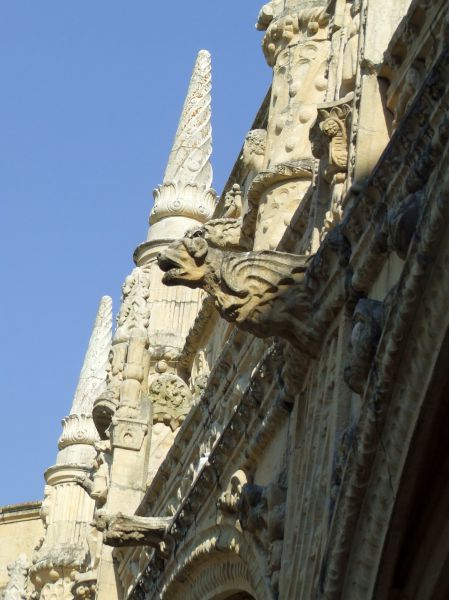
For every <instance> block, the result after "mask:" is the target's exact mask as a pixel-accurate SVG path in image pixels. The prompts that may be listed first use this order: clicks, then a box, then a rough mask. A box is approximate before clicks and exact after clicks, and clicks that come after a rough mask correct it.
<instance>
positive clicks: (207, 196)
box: [148, 50, 216, 240]
mask: <svg viewBox="0 0 449 600" xmlns="http://www.w3.org/2000/svg"><path fill="white" fill-rule="evenodd" d="M211 154H212V126H211V57H210V53H209V52H208V51H207V50H201V51H200V52H199V53H198V56H197V59H196V62H195V66H194V69H193V73H192V77H191V80H190V85H189V89H188V91H187V96H186V99H185V102H184V107H183V110H182V114H181V118H180V120H179V124H178V129H177V131H176V135H175V141H174V143H173V148H172V151H171V152H170V156H169V159H168V164H167V168H166V170H165V175H164V182H163V184H162V185H160V186H158V187H157V188H156V189H155V190H154V207H153V210H152V212H151V215H150V224H151V225H152V227H151V228H150V233H149V237H148V239H149V240H150V239H157V238H158V237H159V232H158V231H157V228H156V229H155V227H154V226H155V224H157V223H159V222H160V221H161V220H162V219H166V218H169V217H183V218H184V219H185V220H187V221H188V220H194V221H196V222H201V223H204V222H205V221H207V220H208V219H210V218H211V217H212V214H213V212H214V208H215V202H216V193H215V191H214V190H213V189H212V188H211V185H212V165H211V163H210V157H211ZM193 224H194V223H191V225H193ZM184 225H187V226H188V225H189V223H184ZM184 225H183V226H184ZM173 226H174V227H175V228H176V224H172V225H170V227H171V230H173ZM161 229H162V227H161ZM167 229H168V228H167V227H164V234H165V235H166V234H167V233H168V230H167ZM184 230H185V228H184ZM184 230H183V231H181V234H182V233H183V232H184ZM178 234H179V233H178V232H176V233H175V236H177V235H178Z"/></svg>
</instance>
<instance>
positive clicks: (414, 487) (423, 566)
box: [374, 333, 449, 600]
mask: <svg viewBox="0 0 449 600" xmlns="http://www.w3.org/2000/svg"><path fill="white" fill-rule="evenodd" d="M448 364H449V333H448V334H447V335H446V339H445V342H444V344H443V346H442V348H441V350H440V353H439V357H438V361H437V364H436V368H435V370H434V374H433V378H432V382H431V385H430V387H429V389H428V392H427V395H426V400H425V402H424V405H423V408H422V411H421V415H420V419H419V424H418V427H417V429H416V432H415V435H414V439H413V441H412V444H411V446H410V449H409V453H408V460H407V464H406V466H405V468H404V471H403V476H402V483H401V487H400V488H399V491H398V495H397V498H396V506H395V510H394V513H393V517H392V521H391V524H390V529H389V533H388V536H387V540H386V544H385V548H384V555H383V562H382V564H381V567H380V569H379V578H378V582H377V589H376V593H375V596H374V597H375V598H379V599H381V598H382V600H386V599H388V600H396V599H399V598H413V599H414V600H446V599H447V598H449V525H448V520H447V514H448V511H449V476H448V473H449V448H448V443H447V423H448V421H449V404H448V402H447V399H448V398H449V373H448V369H447V365H448Z"/></svg>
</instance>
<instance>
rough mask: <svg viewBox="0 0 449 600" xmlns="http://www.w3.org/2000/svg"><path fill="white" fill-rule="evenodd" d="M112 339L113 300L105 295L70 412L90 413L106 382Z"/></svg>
mask: <svg viewBox="0 0 449 600" xmlns="http://www.w3.org/2000/svg"><path fill="white" fill-rule="evenodd" d="M111 341H112V300H111V298H110V297H109V296H103V297H102V299H101V301H100V306H99V307H98V312H97V317H96V319H95V324H94V328H93V330H92V335H91V337H90V340H89V346H88V348H87V352H86V356H85V358H84V363H83V367H82V369H81V373H80V377H79V381H78V386H77V388H76V392H75V396H74V398H73V403H72V410H71V411H70V414H72V415H73V414H81V413H83V414H90V413H91V412H92V405H93V402H94V400H95V398H96V397H97V396H98V394H99V393H100V392H101V391H102V387H103V386H104V385H105V384H106V364H107V361H108V354H109V350H110V348H111Z"/></svg>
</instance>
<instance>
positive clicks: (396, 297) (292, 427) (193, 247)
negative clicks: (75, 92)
mask: <svg viewBox="0 0 449 600" xmlns="http://www.w3.org/2000/svg"><path fill="white" fill-rule="evenodd" d="M257 27H258V29H259V30H261V31H264V32H265V33H264V37H263V42H262V49H263V52H264V55H265V58H266V60H267V62H268V64H269V66H270V67H271V68H272V69H273V85H272V88H271V90H270V92H269V94H268V95H267V98H266V100H265V101H264V103H263V104H262V107H261V108H260V110H259V111H258V113H257V116H256V118H255V121H254V123H253V125H252V126H251V130H250V132H249V134H248V135H247V136H246V138H245V139H244V140H242V142H243V147H242V150H241V151H240V155H239V158H238V160H237V162H236V164H235V166H234V167H233V169H232V172H231V175H230V178H229V180H228V182H227V183H226V185H225V188H224V192H223V194H222V197H221V198H220V200H219V201H218V202H217V203H216V202H215V193H214V192H213V190H212V188H211V185H212V170H211V165H210V156H211V128H210V92H211V86H210V83H211V80H210V56H209V55H208V53H206V52H204V51H202V52H200V54H199V56H198V60H197V63H196V65H195V68H194V73H193V76H192V81H191V85H190V87H189V91H188V94H187V98H186V102H185V105H184V109H183V114H182V117H181V120H180V124H179V126H178V131H177V133H176V137H175V142H174V145H173V150H172V152H171V154H170V157H169V161H168V166H167V170H166V174H165V177H164V181H163V184H162V185H161V186H159V187H158V188H157V190H156V192H155V197H156V203H155V207H154V210H153V212H152V215H151V219H150V221H151V228H150V232H149V236H148V240H147V241H146V242H145V243H144V244H142V245H141V246H139V247H138V249H137V250H136V253H135V261H136V264H137V267H136V269H135V270H134V271H133V272H132V273H131V275H130V276H129V277H128V278H127V279H126V281H125V284H124V287H123V298H122V306H121V309H120V311H119V316H118V323H117V330H116V332H115V335H114V338H113V341H112V346H111V351H110V353H109V361H108V368H107V375H106V377H105V384H106V386H105V389H103V390H102V392H101V394H100V395H99V397H98V399H97V400H96V401H95V405H94V409H93V414H94V419H95V424H96V426H97V429H98V431H99V433H100V435H101V437H102V438H103V439H102V441H101V442H98V441H96V442H95V443H94V444H93V445H92V442H91V441H88V440H90V439H91V438H92V439H93V438H94V437H95V432H92V429H89V428H88V423H89V422H90V421H89V419H90V417H89V415H88V414H87V415H86V414H85V412H84V409H83V411H81V412H79V411H78V412H77V411H72V412H73V414H71V415H70V416H69V417H68V418H67V419H66V420H65V424H64V427H65V429H64V435H63V436H62V438H61V440H60V448H61V450H60V453H63V456H62V458H64V460H61V462H60V463H58V464H57V465H56V467H52V468H51V469H49V470H48V471H47V474H46V478H47V482H48V484H47V486H46V489H45V497H44V501H43V503H42V507H41V518H42V526H43V528H44V532H43V535H42V534H39V536H38V535H36V538H38V537H41V540H40V541H39V542H38V544H37V546H36V550H35V553H34V555H33V556H32V565H31V568H30V576H29V577H28V579H26V578H25V571H24V570H23V569H22V570H21V571H20V569H19V571H20V573H19V575H20V577H19V579H20V578H21V582H20V585H18V584H14V583H11V587H14V586H15V587H14V593H16V590H18V589H19V588H23V586H24V584H25V583H26V585H27V586H28V588H27V589H28V590H31V591H32V593H33V596H32V597H33V598H36V600H37V599H39V598H40V599H41V600H46V599H47V598H48V599H50V598H51V600H57V599H59V598H61V599H64V600H65V598H67V599H69V598H73V597H77V598H94V597H96V599H97V600H119V598H120V599H122V598H124V599H128V600H152V599H155V600H156V599H157V600H163V599H165V600H198V599H203V598H204V599H206V598H220V599H223V600H224V599H229V600H231V599H232V600H237V599H241V600H248V599H251V598H252V599H256V598H257V600H288V599H290V598H292V599H293V598H304V599H305V598H314V599H317V600H371V599H372V600H374V599H375V598H377V599H379V598H388V599H390V598H413V599H416V600H440V599H441V600H443V598H447V597H449V576H448V574H447V564H448V562H449V545H448V541H447V540H448V539H449V537H448V531H447V513H448V510H449V487H448V485H447V472H448V465H449V454H448V451H447V432H446V429H447V427H446V424H447V421H448V418H449V411H448V408H447V402H446V398H447V395H448V390H449V379H448V373H447V361H448V356H449V341H448V334H447V332H448V330H449V310H448V297H449V238H448V236H447V229H448V224H449V176H448V173H449V164H448V161H449V158H448V157H449V119H448V116H447V115H448V110H449V48H448V46H447V39H448V34H449V7H448V5H447V2H444V1H443V0H436V1H435V2H429V0H412V1H411V2H410V1H409V0H403V1H402V0H401V1H398V2H394V3H390V4H389V5H388V6H386V5H385V2H380V0H362V1H360V2H359V1H358V0H355V1H349V0H348V1H346V0H337V1H336V2H327V1H324V0H272V2H268V3H267V4H265V6H263V7H262V9H261V11H260V14H259V18H258V23H257ZM158 255H159V258H158V259H157V257H158ZM158 265H159V266H158ZM159 267H161V268H159ZM204 292H206V294H205V293H204ZM214 307H215V308H214ZM215 309H218V310H215ZM83 372H84V371H83ZM81 379H82V380H83V381H82V382H84V383H85V381H86V378H85V377H82V378H81ZM84 383H83V385H84ZM80 385H81V384H80ZM81 387H82V386H81ZM89 398H90V396H89ZM90 423H91V422H90ZM81 430H82V431H81ZM83 432H84V433H83ZM76 440H77V441H76ZM89 444H91V445H89ZM80 448H84V451H83V452H85V451H86V449H87V451H88V453H90V457H91V462H89V464H87V459H86V456H87V455H86V454H85V453H83V452H81V450H80ZM72 449H75V450H76V452H80V454H76V456H77V457H78V459H79V458H80V457H82V458H83V460H84V462H83V463H82V464H81V462H79V463H76V464H72V463H70V461H69V462H68V461H67V460H66V459H67V457H68V456H69V455H70V456H75V454H70V452H75V450H72ZM83 511H84V512H83ZM89 511H90V512H89ZM88 513H89V514H90V517H89V520H87V518H86V517H85V516H86V515H87V514H88ZM1 514H2V513H1V512H0V515H1ZM17 521H19V519H17ZM11 522H14V518H12V520H11ZM0 523H1V522H0ZM2 527H3V526H0V535H1V533H2ZM17 531H18V532H19V531H20V527H19V522H17ZM22 531H23V528H22ZM8 540H11V538H10V537H8ZM36 541H37V539H36ZM78 542H79V543H78ZM8 543H10V542H8ZM24 550H25V548H24V547H23V548H22V547H21V545H20V544H16V545H15V546H14V553H13V555H10V554H11V553H9V554H7V555H5V553H4V552H3V545H2V544H0V556H1V557H2V560H3V557H4V556H6V557H7V559H8V561H7V562H8V563H11V562H14V561H15V560H16V559H17V557H18V556H19V554H20V552H21V551H24ZM27 552H29V551H28V550H27ZM2 553H3V554H2ZM3 581H4V583H5V584H6V579H5V578H4V579H3V580H0V585H4V583H3ZM12 581H13V578H12V577H11V582H12ZM17 593H18V594H19V596H18V597H22V596H20V594H22V592H21V591H18V592H17ZM17 593H16V595H17ZM14 597H15V596H14Z"/></svg>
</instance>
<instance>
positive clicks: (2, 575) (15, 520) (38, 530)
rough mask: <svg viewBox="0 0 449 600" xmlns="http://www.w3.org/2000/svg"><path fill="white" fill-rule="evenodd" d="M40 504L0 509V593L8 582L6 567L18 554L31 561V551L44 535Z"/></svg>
mask: <svg viewBox="0 0 449 600" xmlns="http://www.w3.org/2000/svg"><path fill="white" fill-rule="evenodd" d="M40 507H41V503H40V502H25V503H23V504H11V505H9V506H3V507H2V508H0V591H1V590H3V588H4V587H5V586H6V583H7V581H8V571H7V566H8V565H9V564H11V563H13V562H14V561H15V560H16V559H17V557H18V556H19V554H22V553H24V554H26V555H27V558H28V561H31V555H32V553H33V549H34V547H35V546H36V544H37V542H38V541H39V538H40V537H41V536H42V535H43V533H44V527H43V524H42V521H41V518H40V516H39V512H40Z"/></svg>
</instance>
